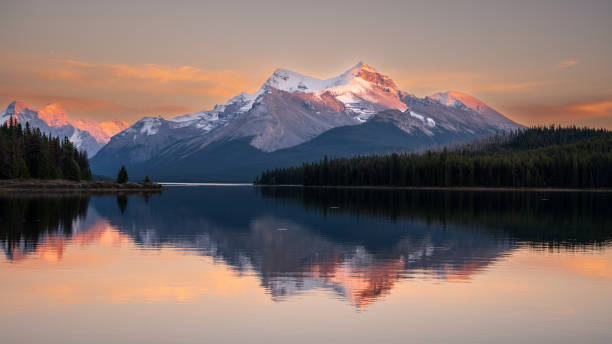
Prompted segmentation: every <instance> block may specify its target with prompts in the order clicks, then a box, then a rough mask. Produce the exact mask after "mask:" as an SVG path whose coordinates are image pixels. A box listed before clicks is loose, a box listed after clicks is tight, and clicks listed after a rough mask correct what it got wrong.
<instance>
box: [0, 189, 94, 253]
mask: <svg viewBox="0 0 612 344" xmlns="http://www.w3.org/2000/svg"><path fill="white" fill-rule="evenodd" d="M89 199H90V197H89V196H86V195H79V194H77V195H74V194H71V195H66V194H57V195H53V196H49V195H30V194H18V195H2V196H1V197H0V209H2V211H0V223H1V224H2V225H1V226H0V240H1V242H2V245H3V249H4V252H5V253H6V255H7V256H8V257H9V259H12V256H13V253H14V252H15V250H17V251H19V252H25V253H27V252H31V251H34V250H35V249H36V245H37V244H38V242H39V240H40V239H41V236H42V235H52V234H60V235H64V236H70V235H72V233H73V230H74V228H73V227H74V222H75V220H77V219H84V218H85V217H86V216H87V209H88V205H89Z"/></svg>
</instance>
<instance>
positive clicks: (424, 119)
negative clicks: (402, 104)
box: [409, 111, 436, 128]
mask: <svg viewBox="0 0 612 344" xmlns="http://www.w3.org/2000/svg"><path fill="white" fill-rule="evenodd" d="M409 113H410V117H414V118H416V119H418V120H419V121H421V123H423V124H424V125H426V126H428V127H430V128H433V127H435V126H436V121H435V120H434V119H433V118H431V117H425V116H423V115H421V114H418V113H416V112H414V111H409Z"/></svg>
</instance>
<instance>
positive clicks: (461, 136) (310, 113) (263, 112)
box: [92, 62, 521, 181]
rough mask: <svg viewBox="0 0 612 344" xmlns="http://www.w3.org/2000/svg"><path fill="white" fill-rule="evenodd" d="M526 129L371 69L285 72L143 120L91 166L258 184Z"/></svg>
mask: <svg viewBox="0 0 612 344" xmlns="http://www.w3.org/2000/svg"><path fill="white" fill-rule="evenodd" d="M520 127H521V125H519V124H517V123H515V122H513V121H511V120H509V119H507V118H506V117H504V116H503V115H501V114H499V113H498V112H497V111H495V110H493V109H492V108H490V107H488V106H486V104H484V103H482V102H480V101H478V100H477V99H476V98H473V97H470V96H468V95H464V94H461V93H458V92H447V93H440V94H436V95H432V96H431V97H425V98H419V97H416V96H414V95H411V94H409V93H406V92H404V91H401V90H399V89H398V87H397V85H396V84H395V82H393V80H391V78H389V77H388V76H386V75H383V74H381V73H379V72H377V71H376V70H375V69H374V68H373V67H371V66H369V65H367V64H365V63H363V62H359V63H358V64H357V65H355V66H354V67H352V68H350V69H348V70H347V71H346V72H344V73H342V74H340V75H339V76H337V77H334V78H330V79H325V80H321V79H317V78H313V77H310V76H305V75H301V74H299V73H296V72H292V71H289V70H286V69H277V70H276V71H274V73H273V74H272V75H271V76H270V78H268V79H267V80H266V81H265V82H264V84H263V85H262V86H261V88H260V89H259V90H257V91H256V92H255V93H253V94H247V93H241V94H239V95H237V96H235V97H234V98H232V99H230V100H229V101H228V102H227V103H226V104H225V105H217V106H215V107H214V108H213V109H212V110H209V111H201V112H198V113H194V114H188V115H183V116H179V117H175V118H172V119H168V120H166V119H163V118H161V117H156V118H155V117H145V118H143V119H141V120H140V121H138V122H136V123H135V124H134V125H132V126H131V127H130V128H128V129H127V130H124V131H123V132H121V133H119V134H118V135H115V136H114V137H112V138H111V140H110V141H109V143H108V144H107V145H106V146H105V147H103V148H102V149H101V150H100V152H99V154H97V155H96V156H95V157H94V158H93V159H92V169H93V170H94V172H95V173H97V174H103V175H109V176H112V175H114V174H115V173H116V171H117V170H118V168H119V167H120V166H121V165H122V164H124V165H126V166H127V167H128V170H129V171H130V173H131V176H134V177H137V178H140V177H143V176H144V175H146V174H150V175H151V176H153V177H154V178H156V179H158V180H160V179H166V180H214V181H250V180H251V179H252V177H253V176H254V175H255V174H258V173H259V172H261V170H262V169H267V168H271V167H281V166H288V165H294V164H296V163H298V164H299V163H301V162H306V161H313V160H318V159H321V158H322V157H323V156H324V155H330V156H351V155H355V154H372V153H385V152H394V151H411V150H415V149H418V148H424V147H429V146H432V145H444V144H447V143H450V142H455V141H468V140H472V139H474V138H477V137H482V136H486V135H491V134H495V133H496V132H498V131H501V130H512V129H516V128H520Z"/></svg>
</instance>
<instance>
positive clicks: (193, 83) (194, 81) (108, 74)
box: [22, 59, 251, 97]
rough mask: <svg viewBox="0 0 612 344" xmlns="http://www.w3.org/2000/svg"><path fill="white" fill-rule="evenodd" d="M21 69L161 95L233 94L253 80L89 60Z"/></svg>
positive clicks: (39, 75) (84, 83) (239, 75)
mask: <svg viewBox="0 0 612 344" xmlns="http://www.w3.org/2000/svg"><path fill="white" fill-rule="evenodd" d="M22 69H24V70H25V72H27V73H29V74H30V75H31V76H32V77H34V78H36V79H43V80H47V81H53V82H61V83H68V84H73V85H82V86H87V87H89V88H103V89H108V88H113V89H115V90H123V91H126V92H134V93H147V94H159V95H174V94H183V95H185V94H187V95H207V96H223V97H230V96H233V95H235V94H237V93H239V92H240V91H242V90H243V89H244V88H245V86H246V85H247V84H249V83H250V81H251V80H250V78H249V77H248V76H246V75H244V74H242V73H239V72H236V71H231V70H222V71H216V70H205V69H200V68H197V67H193V66H169V65H159V64H135V65H130V64H107V63H89V62H84V61H77V60H73V59H52V60H49V61H48V64H46V65H42V66H40V65H28V66H22Z"/></svg>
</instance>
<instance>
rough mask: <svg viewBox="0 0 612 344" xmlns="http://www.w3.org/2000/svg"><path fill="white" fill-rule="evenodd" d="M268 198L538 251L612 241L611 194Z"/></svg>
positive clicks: (297, 192) (316, 192) (303, 194)
mask: <svg viewBox="0 0 612 344" xmlns="http://www.w3.org/2000/svg"><path fill="white" fill-rule="evenodd" d="M258 190H259V192H260V193H261V195H262V197H264V198H266V199H281V200H292V201H296V202H299V203H301V204H303V205H304V206H305V207H308V208H314V209H319V211H320V212H321V213H322V214H323V215H324V216H327V215H328V214H329V213H346V214H350V215H352V216H369V217H378V218H388V219H391V220H392V221H397V220H399V219H420V220H422V221H425V222H427V223H439V224H442V225H457V226H464V227H465V228H466V229H468V230H469V229H474V228H478V229H479V230H486V231H489V232H491V233H500V232H501V233H506V234H508V235H510V236H512V237H513V238H515V239H516V240H519V241H526V242H529V243H530V244H532V245H535V246H550V247H554V246H563V247H566V248H571V247H575V246H576V245H578V246H584V245H595V246H597V245H603V244H605V243H606V242H607V241H609V240H610V239H612V228H611V227H610V218H611V217H610V214H609V211H610V209H612V197H611V195H610V193H605V192H530V191H528V192H521V191H451V190H385V189H334V188H283V187H261V188H259V189H258Z"/></svg>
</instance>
